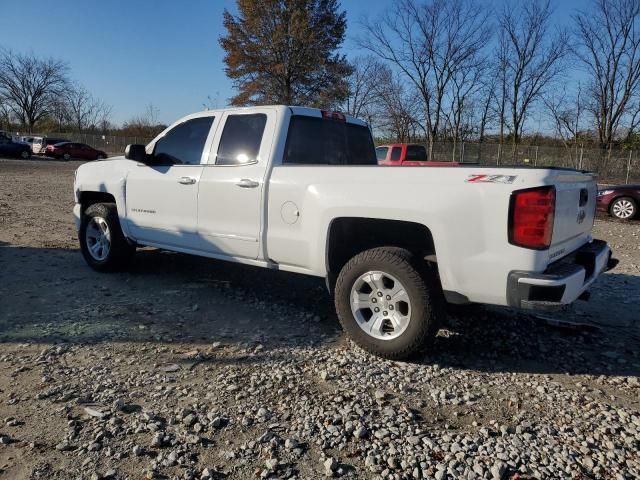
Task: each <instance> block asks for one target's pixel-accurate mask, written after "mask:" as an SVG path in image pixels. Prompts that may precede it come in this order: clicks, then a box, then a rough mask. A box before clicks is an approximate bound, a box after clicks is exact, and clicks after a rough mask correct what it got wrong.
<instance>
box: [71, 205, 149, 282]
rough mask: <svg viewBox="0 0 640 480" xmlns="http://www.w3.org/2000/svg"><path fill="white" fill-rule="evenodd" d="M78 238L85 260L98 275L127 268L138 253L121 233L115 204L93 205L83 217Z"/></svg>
mask: <svg viewBox="0 0 640 480" xmlns="http://www.w3.org/2000/svg"><path fill="white" fill-rule="evenodd" d="M78 239H79V240H80V250H81V251H82V256H83V257H84V259H85V261H86V262H87V264H88V265H89V266H90V267H91V268H93V269H94V270H97V271H99V272H112V271H117V270H122V269H124V268H126V267H127V266H128V265H129V264H130V263H131V260H132V259H133V255H134V254H135V251H136V248H135V246H133V245H131V244H130V243H129V242H128V241H127V239H126V237H125V236H124V234H123V233H122V229H121V228H120V220H119V218H118V211H117V208H116V205H115V203H94V204H93V205H90V206H89V207H88V208H87V209H86V210H85V212H84V213H83V215H82V220H81V222H80V231H79V232H78Z"/></svg>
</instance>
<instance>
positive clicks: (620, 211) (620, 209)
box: [609, 197, 638, 220]
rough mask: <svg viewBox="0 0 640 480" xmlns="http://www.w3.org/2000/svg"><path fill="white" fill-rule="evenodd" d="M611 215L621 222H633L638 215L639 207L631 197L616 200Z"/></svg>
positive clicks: (612, 204)
mask: <svg viewBox="0 0 640 480" xmlns="http://www.w3.org/2000/svg"><path fill="white" fill-rule="evenodd" d="M609 211H610V212H611V215H613V216H614V217H616V218H619V219H620V220H631V219H632V218H634V217H635V216H636V214H637V213H638V206H637V205H636V202H635V201H634V200H633V198H631V197H620V198H616V199H615V200H614V201H613V202H612V203H611V208H610V209H609Z"/></svg>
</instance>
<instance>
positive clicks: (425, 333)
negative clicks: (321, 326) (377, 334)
mask: <svg viewBox="0 0 640 480" xmlns="http://www.w3.org/2000/svg"><path fill="white" fill-rule="evenodd" d="M368 262H376V263H377V262H380V263H385V264H389V265H393V266H395V267H396V268H398V269H399V270H400V271H402V272H403V274H404V275H406V276H407V278H408V279H409V281H410V282H413V283H414V284H415V285H418V286H423V288H419V289H418V290H419V292H420V293H419V294H420V296H421V298H420V299H419V301H421V302H422V304H423V305H425V306H426V308H425V309H424V312H423V315H425V316H426V318H425V319H424V321H421V322H419V323H418V325H419V330H418V332H417V333H416V334H415V335H414V336H413V337H412V338H411V341H410V342H409V343H408V344H406V345H405V347H404V348H402V349H396V350H393V351H389V350H386V349H384V348H381V347H380V346H379V345H378V344H376V343H375V342H373V341H372V342H367V344H365V345H362V344H361V343H360V342H357V340H356V339H354V341H356V343H358V344H359V345H360V346H361V347H363V348H364V349H365V350H367V351H368V352H370V353H372V354H374V355H377V356H380V357H383V358H387V359H390V360H400V359H406V358H410V357H413V356H415V355H418V354H420V353H422V351H423V350H424V349H425V348H426V347H427V346H428V343H429V342H428V340H430V339H432V338H433V337H435V335H436V333H437V332H438V329H439V328H440V324H441V321H442V318H443V315H444V313H443V311H444V301H443V297H442V288H441V286H440V282H439V281H438V280H437V278H436V276H435V274H434V272H433V271H431V270H430V269H429V268H428V267H427V266H426V265H421V264H420V263H419V262H416V260H415V258H414V256H413V255H412V254H411V252H409V251H408V250H405V249H403V248H399V247H378V248H372V249H370V250H365V251H363V252H361V253H359V254H358V255H356V256H354V257H353V258H351V259H350V260H349V261H348V262H347V263H346V264H345V266H344V267H343V268H342V270H341V272H340V275H338V280H337V282H336V289H335V291H336V297H335V299H336V310H337V311H338V318H339V320H340V324H341V325H342V328H343V329H344V330H345V331H346V332H350V330H351V327H352V323H351V324H350V322H349V321H348V320H346V319H345V318H344V317H343V315H341V314H340V312H341V311H345V309H346V311H349V314H350V309H351V307H350V305H348V304H347V305H344V304H343V303H344V298H343V297H342V295H340V294H339V292H342V291H343V289H345V288H347V289H348V290H349V291H350V289H351V285H345V284H344V282H345V275H343V272H347V271H349V270H351V269H353V268H355V267H357V266H358V265H360V264H362V263H368ZM356 328H359V327H357V326H356ZM352 337H353V336H352Z"/></svg>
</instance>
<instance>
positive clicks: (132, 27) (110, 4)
mask: <svg viewBox="0 0 640 480" xmlns="http://www.w3.org/2000/svg"><path fill="white" fill-rule="evenodd" d="M496 1H510V0H496ZM2 3H3V5H2V8H1V9H0V46H2V47H6V48H10V49H13V50H15V51H20V52H29V51H31V52H34V53H36V54H38V55H43V56H54V57H57V58H60V59H62V60H64V61H66V62H68V63H69V66H70V67H71V77H72V78H73V79H75V80H77V81H78V82H79V83H81V84H82V85H84V86H85V87H86V88H88V89H89V90H90V91H91V92H92V93H94V94H95V95H96V96H98V97H100V98H102V99H103V100H104V101H105V102H107V103H108V104H110V105H113V120H114V121H115V122H117V123H120V122H122V121H124V120H127V119H128V118H130V117H131V116H133V115H136V114H140V113H142V112H143V111H144V108H145V105H146V104H148V103H153V105H154V106H155V107H156V108H157V109H158V110H159V115H160V120H161V121H164V122H171V121H173V120H175V119H176V118H178V117H180V116H182V115H185V114H187V113H190V112H193V111H196V110H202V109H203V103H204V102H206V100H207V96H208V95H210V96H211V97H212V98H213V99H216V98H218V99H219V101H218V103H219V105H220V106H223V105H225V104H226V100H227V99H228V98H229V97H230V96H231V95H232V94H233V87H232V84H231V82H230V80H229V79H227V77H226V75H225V73H224V63H223V61H222V60H223V56H224V55H223V51H222V49H221V48H220V47H219V45H218V38H219V37H220V35H222V34H224V28H223V26H222V12H223V10H224V9H225V8H228V9H231V10H234V7H235V1H233V0H183V1H178V0H157V1H151V0H147V1H132V0H128V1H126V0H108V1H104V0H58V1H55V2H54V1H53V0H20V1H8V2H2ZM390 3H391V2H390V1H388V0H342V2H341V4H342V8H343V9H345V10H346V11H347V19H348V26H347V41H346V42H345V45H344V51H345V53H346V54H347V55H348V56H355V55H357V54H358V53H360V52H358V51H357V49H356V48H355V45H354V43H353V41H352V39H353V37H355V36H357V35H358V34H359V26H358V21H359V20H360V19H361V18H362V17H363V16H364V15H373V16H375V15H376V14H378V13H379V12H381V11H383V10H384V9H385V8H386V7H387V6H389V5H390ZM493 3H494V4H495V3H496V2H493ZM585 4H587V0H558V1H556V3H555V9H556V14H555V17H556V21H557V22H558V23H563V22H565V21H566V22H568V21H569V20H570V18H569V16H570V15H571V13H572V11H573V10H574V9H575V8H576V7H580V8H582V7H583V6H584V5H585Z"/></svg>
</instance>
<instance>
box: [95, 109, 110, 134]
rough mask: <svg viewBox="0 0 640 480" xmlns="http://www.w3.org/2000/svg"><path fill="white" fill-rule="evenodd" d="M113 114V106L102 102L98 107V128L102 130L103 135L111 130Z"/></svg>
mask: <svg viewBox="0 0 640 480" xmlns="http://www.w3.org/2000/svg"><path fill="white" fill-rule="evenodd" d="M112 113H113V106H112V105H107V104H106V103H104V102H100V105H99V107H98V114H97V116H96V118H97V120H98V122H97V124H96V126H97V127H98V128H99V129H100V131H101V132H102V133H106V132H107V131H109V130H111V128H112V124H111V114H112Z"/></svg>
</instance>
